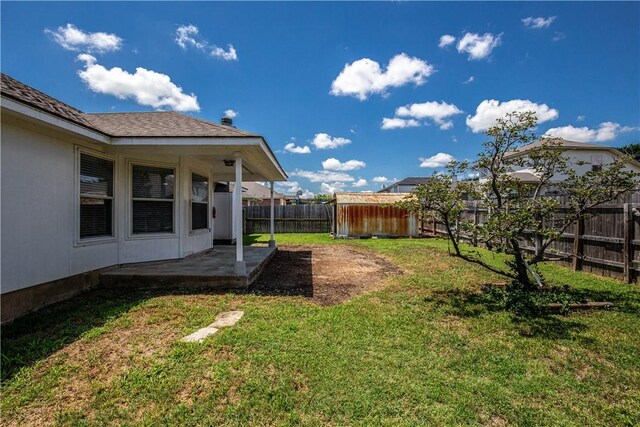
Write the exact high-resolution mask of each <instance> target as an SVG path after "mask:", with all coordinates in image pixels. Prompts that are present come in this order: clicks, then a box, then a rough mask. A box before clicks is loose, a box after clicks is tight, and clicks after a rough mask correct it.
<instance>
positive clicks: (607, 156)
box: [480, 139, 640, 184]
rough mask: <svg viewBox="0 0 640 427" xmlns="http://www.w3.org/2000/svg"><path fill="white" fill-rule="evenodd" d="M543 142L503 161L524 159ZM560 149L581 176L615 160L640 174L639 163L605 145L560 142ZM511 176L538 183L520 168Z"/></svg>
mask: <svg viewBox="0 0 640 427" xmlns="http://www.w3.org/2000/svg"><path fill="white" fill-rule="evenodd" d="M542 144H543V140H538V141H535V142H532V143H530V144H527V145H523V146H521V147H518V148H516V149H515V150H514V151H512V152H510V153H508V154H507V155H506V156H505V160H515V159H518V158H521V157H526V156H527V154H528V153H529V152H530V150H532V149H534V148H538V147H540V146H542ZM560 147H561V149H562V150H563V152H564V155H565V156H566V158H567V164H568V166H569V167H571V168H573V169H574V170H575V171H577V172H578V174H579V175H583V174H584V173H585V172H587V171H589V170H594V169H599V168H602V166H603V165H606V164H609V163H612V162H613V161H614V160H616V159H625V162H626V167H627V169H629V170H631V171H634V172H640V162H638V161H637V160H635V159H633V158H630V157H627V156H625V155H624V154H623V153H621V152H620V151H619V150H617V149H615V148H613V147H607V146H605V145H596V144H589V143H586V142H578V141H568V140H565V139H561V140H560ZM511 175H512V176H513V177H515V178H517V179H519V180H520V181H521V182H523V183H525V184H535V183H537V182H539V177H538V176H537V175H536V172H535V170H533V169H528V168H522V169H516V170H514V171H513V172H512V173H511ZM566 178H567V176H566V175H563V174H556V175H554V176H553V178H552V179H551V183H553V182H561V181H563V180H565V179H566ZM483 179H486V173H485V174H483V173H482V172H480V180H481V181H482V180H483Z"/></svg>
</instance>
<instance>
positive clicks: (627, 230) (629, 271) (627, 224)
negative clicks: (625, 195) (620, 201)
mask: <svg viewBox="0 0 640 427" xmlns="http://www.w3.org/2000/svg"><path fill="white" fill-rule="evenodd" d="M622 212H623V218H624V235H623V240H624V248H623V250H622V251H623V252H622V260H623V263H624V281H625V283H632V282H633V236H634V234H635V230H634V229H633V226H634V224H633V209H632V207H631V204H630V203H625V204H624V206H623V210H622Z"/></svg>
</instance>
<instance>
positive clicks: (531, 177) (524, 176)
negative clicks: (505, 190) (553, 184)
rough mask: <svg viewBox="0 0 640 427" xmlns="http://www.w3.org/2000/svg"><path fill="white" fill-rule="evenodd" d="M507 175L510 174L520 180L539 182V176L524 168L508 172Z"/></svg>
mask: <svg viewBox="0 0 640 427" xmlns="http://www.w3.org/2000/svg"><path fill="white" fill-rule="evenodd" d="M509 175H511V176H512V177H514V178H516V179H517V180H519V181H521V182H525V183H527V182H540V177H539V176H537V175H535V174H534V173H532V172H529V171H525V170H521V171H515V172H510V173H509Z"/></svg>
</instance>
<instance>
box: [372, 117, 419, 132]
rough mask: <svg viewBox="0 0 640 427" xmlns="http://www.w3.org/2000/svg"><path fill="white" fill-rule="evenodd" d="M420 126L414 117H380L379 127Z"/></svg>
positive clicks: (400, 127) (401, 127)
mask: <svg viewBox="0 0 640 427" xmlns="http://www.w3.org/2000/svg"><path fill="white" fill-rule="evenodd" d="M418 126H420V122H419V121H417V120H414V119H408V120H405V119H400V118H398V117H394V118H392V119H391V118H388V117H384V118H383V119H382V125H381V126H380V129H403V128H413V127H418Z"/></svg>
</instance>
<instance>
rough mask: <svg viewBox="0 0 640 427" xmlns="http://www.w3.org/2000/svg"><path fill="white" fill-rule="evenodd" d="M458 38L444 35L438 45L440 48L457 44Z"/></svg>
mask: <svg viewBox="0 0 640 427" xmlns="http://www.w3.org/2000/svg"><path fill="white" fill-rule="evenodd" d="M455 41H456V38H455V37H453V36H452V35H449V34H444V35H443V36H441V37H440V43H438V47H440V48H442V47H447V46H449V45H451V44H453V43H455Z"/></svg>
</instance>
